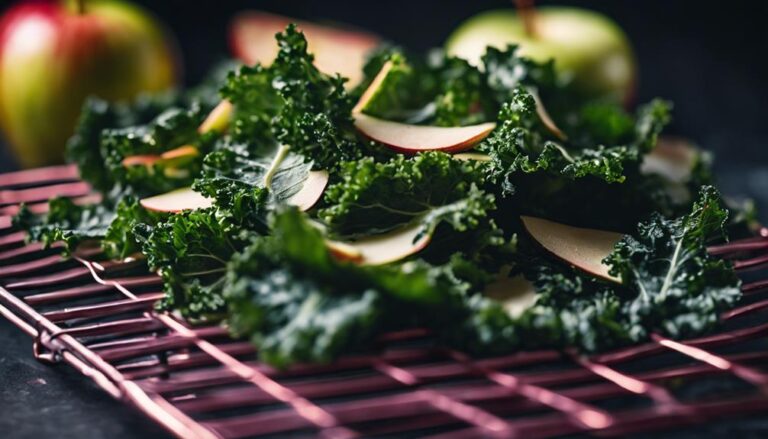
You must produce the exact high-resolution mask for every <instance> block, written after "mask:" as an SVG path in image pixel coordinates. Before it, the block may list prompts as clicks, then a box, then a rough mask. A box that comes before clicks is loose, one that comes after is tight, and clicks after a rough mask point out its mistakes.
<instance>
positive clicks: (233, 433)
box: [0, 166, 768, 439]
mask: <svg viewBox="0 0 768 439" xmlns="http://www.w3.org/2000/svg"><path fill="white" fill-rule="evenodd" d="M53 195H60V196H66V197H71V198H73V199H74V200H75V201H76V202H79V203H87V202H93V201H96V200H98V196H97V195H94V194H93V193H92V192H91V190H90V188H89V187H88V185H86V184H84V183H82V182H80V181H79V180H78V179H77V172H76V170H75V169H74V168H72V167H69V166H62V167H51V168H43V169H37V170H32V171H23V172H17V173H11V174H2V175H0V285H1V286H2V288H0V313H1V314H2V315H3V316H5V317H6V318H7V319H8V320H10V321H11V322H13V323H14V324H15V325H16V326H18V327H19V328H20V329H21V330H23V331H24V332H26V333H27V334H29V335H30V336H31V337H32V338H33V340H34V343H33V347H34V354H35V357H36V358H37V359H39V360H40V361H43V362H49V363H67V364H69V365H70V366H72V367H74V368H75V369H77V370H78V371H80V373H82V374H83V375H85V376H87V377H89V378H90V379H92V380H93V381H94V382H95V383H96V384H98V385H99V386H100V387H101V388H102V389H104V391H106V392H107V393H109V394H110V395H112V396H113V397H114V398H116V399H119V400H121V401H123V402H125V403H126V404H129V405H131V406H133V407H135V408H136V409H138V410H140V411H141V412H143V413H144V414H145V415H147V416H148V417H150V418H152V419H153V420H154V421H156V422H157V423H158V424H160V425H162V426H163V427H165V428H166V429H167V430H168V431H169V432H171V433H173V434H174V435H176V436H178V437H182V438H247V437H262V436H274V435H282V434H285V435H291V436H293V437H295V436H314V435H317V436H323V437H330V438H349V437H358V436H366V437H369V436H390V437H391V436H397V437H432V438H446V439H447V438H470V437H483V436H485V437H509V438H512V437H525V438H537V437H550V436H556V435H567V434H577V433H590V434H599V435H604V436H617V435H626V434H630V433H637V432H645V431H651V430H664V429H670V428H679V427H681V426H686V425H693V424H701V423H705V422H709V421H712V420H716V419H731V418H735V417H738V416H745V415H750V414H754V413H758V412H763V413H764V412H766V411H768V374H767V373H766V366H768V361H767V360H768V349H767V348H768V346H767V343H766V335H767V334H768V318H766V317H768V281H766V280H760V278H759V276H760V274H761V273H760V269H762V268H765V267H766V266H768V230H766V229H763V230H761V231H760V233H759V234H758V235H757V236H755V237H754V238H750V239H746V240H742V241H737V242H732V243H730V244H727V245H723V246H718V247H713V248H711V249H710V251H711V253H713V254H717V255H720V256H723V257H728V258H732V259H733V260H734V261H735V262H734V265H735V267H736V269H737V270H738V271H739V272H740V273H741V274H743V275H744V277H745V279H746V282H745V284H744V286H743V290H744V293H745V298H744V301H743V302H742V304H741V305H740V307H739V308H736V309H733V310H731V311H729V312H726V313H725V314H723V315H722V319H723V321H724V324H723V328H722V329H721V330H720V331H718V332H716V333H714V334H711V335H708V336H706V337H701V338H697V339H693V340H685V341H674V340H670V339H667V338H665V337H663V336H661V335H658V334H655V335H653V337H652V341H651V342H650V343H647V344H643V345H639V346H634V347H631V348H628V349H622V350H618V351H614V352H610V353H604V354H600V355H596V356H582V355H579V354H578V353H576V352H568V351H566V352H559V351H552V350H547V351H530V352H517V353H512V354H510V355H506V356H501V357H493V358H482V359H477V358H472V357H470V356H469V355H466V354H464V353H462V352H457V351H454V350H448V349H445V348H443V347H440V346H438V345H435V344H433V343H432V342H431V340H430V337H429V334H427V333H426V332H425V331H423V330H419V329H414V330H410V331H403V332H398V333H391V334H387V335H385V336H383V337H382V338H381V339H380V340H378V342H377V344H378V346H375V347H374V348H375V349H372V351H373V352H376V354H372V355H356V356H346V357H343V358H341V359H340V360H338V361H337V362H335V363H333V364H329V365H298V366H295V367H292V368H290V369H287V370H276V369H273V368H271V367H269V366H268V365H265V364H262V363H260V362H259V361H258V360H257V355H256V350H255V348H254V347H253V346H252V345H251V344H250V343H249V342H247V341H243V340H236V339H232V338H230V337H229V336H228V334H227V331H226V329H225V328H222V327H219V326H202V327H201V326H191V325H189V324H188V323H186V322H184V321H182V320H179V319H177V318H176V317H174V316H172V315H168V314H158V313H155V312H154V311H153V304H154V302H155V301H156V300H157V299H158V298H160V297H161V296H162V292H161V282H160V279H159V278H158V277H157V276H155V275H153V274H149V273H148V271H147V269H146V267H145V266H144V265H143V263H142V262H141V261H132V262H114V261H109V262H96V261H95V259H97V258H94V256H96V255H97V254H98V249H85V250H83V251H82V252H81V253H80V254H78V256H77V257H75V258H70V259H63V258H62V257H60V256H59V254H58V249H56V248H53V249H48V250H45V249H42V248H41V246H40V245H38V244H29V245H27V244H25V243H24V234H23V233H22V232H20V231H18V230H15V229H14V228H13V227H12V225H11V216H12V215H13V214H14V213H15V212H17V211H18V203H20V202H26V203H27V204H28V205H30V206H31V208H32V209H33V210H34V211H37V212H44V211H45V210H46V208H47V204H46V202H45V200H47V199H48V198H49V197H51V196H53ZM749 272H752V273H749Z"/></svg>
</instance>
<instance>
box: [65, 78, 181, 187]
mask: <svg viewBox="0 0 768 439" xmlns="http://www.w3.org/2000/svg"><path fill="white" fill-rule="evenodd" d="M178 99H179V96H178V95H177V94H174V93H166V94H160V95H143V96H140V97H139V98H138V99H137V100H136V101H135V102H133V103H130V104H126V103H109V102H106V101H103V100H101V99H98V98H90V99H87V100H86V101H85V103H84V104H83V108H82V110H81V112H80V119H79V121H78V124H77V127H76V129H75V133H74V135H73V136H72V137H71V138H70V139H69V141H68V142H67V152H66V156H67V161H69V162H71V163H75V164H77V167H78V169H79V171H80V177H81V178H82V179H83V180H85V181H87V182H88V183H90V184H91V185H92V186H93V187H94V189H97V190H99V191H101V192H107V191H109V190H110V189H112V187H113V186H114V184H115V180H114V176H113V175H112V174H111V173H110V172H109V170H108V169H107V168H106V167H105V166H104V156H103V155H102V149H101V147H100V143H101V133H102V131H103V130H105V129H108V128H111V129H116V128H126V127H129V126H134V125H140V124H144V123H148V122H149V121H151V120H152V119H154V118H155V117H156V116H157V115H159V114H160V113H162V112H163V111H164V110H165V109H166V108H168V106H170V105H174V104H175V103H176V102H177V101H178Z"/></svg>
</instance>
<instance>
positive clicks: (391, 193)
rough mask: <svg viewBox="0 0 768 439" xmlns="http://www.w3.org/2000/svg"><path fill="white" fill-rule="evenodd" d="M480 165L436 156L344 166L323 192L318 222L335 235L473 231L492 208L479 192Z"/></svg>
mask: <svg viewBox="0 0 768 439" xmlns="http://www.w3.org/2000/svg"><path fill="white" fill-rule="evenodd" d="M479 166H480V165H479V164H478V163H476V162H472V161H460V160H455V159H453V158H451V156H450V155H448V154H444V153H440V152H427V153H422V154H419V155H417V156H415V157H405V156H402V155H401V156H397V157H394V158H392V159H390V160H389V161H387V162H383V163H379V162H376V161H374V160H373V159H371V158H366V159H362V160H358V161H354V162H347V163H344V164H343V165H342V167H341V170H340V172H339V174H340V176H341V180H340V181H337V182H336V183H334V184H332V185H330V186H329V187H328V189H326V192H325V198H324V200H323V203H324V205H323V207H322V208H321V209H320V210H319V211H318V217H319V218H320V219H321V220H322V221H324V222H325V223H326V224H327V225H328V226H329V227H330V228H331V231H332V232H333V233H334V234H336V235H340V236H360V235H370V234H376V233H383V232H386V231H389V230H392V229H394V228H397V227H398V226H402V225H404V224H408V223H411V222H413V221H422V222H424V223H425V224H433V223H434V224H436V223H437V222H439V221H442V220H445V221H448V222H449V223H450V224H451V225H452V226H453V227H454V228H455V229H456V230H460V231H464V230H467V229H472V228H475V227H477V226H478V225H479V223H480V222H483V221H484V220H483V218H486V217H487V211H489V210H493V209H494V201H493V197H492V196H490V195H489V194H486V193H484V192H483V191H482V190H481V189H479V188H478V186H479V185H480V184H482V181H483V175H482V173H481V172H480V171H479V169H478V168H479Z"/></svg>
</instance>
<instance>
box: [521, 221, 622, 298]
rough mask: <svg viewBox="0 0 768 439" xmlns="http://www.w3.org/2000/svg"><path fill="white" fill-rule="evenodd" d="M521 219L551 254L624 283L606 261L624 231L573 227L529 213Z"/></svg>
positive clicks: (608, 278) (593, 272) (610, 279)
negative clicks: (529, 214)
mask: <svg viewBox="0 0 768 439" xmlns="http://www.w3.org/2000/svg"><path fill="white" fill-rule="evenodd" d="M520 219H521V220H522V222H523V226H524V227H525V229H526V231H527V232H528V233H529V234H530V235H531V237H532V238H533V239H534V240H535V241H536V242H538V243H539V244H540V245H541V246H542V247H543V248H544V249H545V250H547V251H548V252H550V253H551V254H552V255H554V256H556V257H557V258H559V259H561V260H563V261H565V262H567V263H568V264H570V265H572V266H574V267H576V268H578V269H580V270H582V271H584V272H586V273H589V274H591V275H593V276H596V277H599V278H602V279H605V280H609V281H612V282H618V283H621V279H619V278H618V277H616V276H614V275H612V274H610V273H609V271H610V268H611V267H609V266H608V265H606V264H604V263H603V260H604V259H605V258H606V257H607V256H608V255H610V254H611V252H613V249H614V247H615V246H616V244H617V243H618V242H619V241H620V240H621V238H622V237H623V235H622V234H621V233H616V232H608V231H604V230H595V229H586V228H581V227H573V226H569V225H565V224H560V223H556V222H554V221H549V220H546V219H543V218H535V217H530V216H521V217H520Z"/></svg>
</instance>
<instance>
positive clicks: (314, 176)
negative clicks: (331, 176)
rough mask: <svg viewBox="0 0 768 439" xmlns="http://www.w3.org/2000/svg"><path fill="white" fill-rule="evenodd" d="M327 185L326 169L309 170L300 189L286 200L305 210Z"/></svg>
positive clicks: (318, 198) (317, 199)
mask: <svg viewBox="0 0 768 439" xmlns="http://www.w3.org/2000/svg"><path fill="white" fill-rule="evenodd" d="M327 185H328V171H310V172H309V176H308V177H307V179H306V180H305V181H304V185H303V186H302V187H301V189H300V190H299V191H298V192H296V193H295V194H293V195H292V196H291V197H290V198H288V200H286V202H287V203H288V204H290V205H292V206H296V207H298V208H299V210H301V211H307V210H309V209H311V208H312V207H313V206H314V205H315V204H317V202H318V201H319V200H320V198H321V197H322V196H323V192H325V187H326V186H327Z"/></svg>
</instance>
